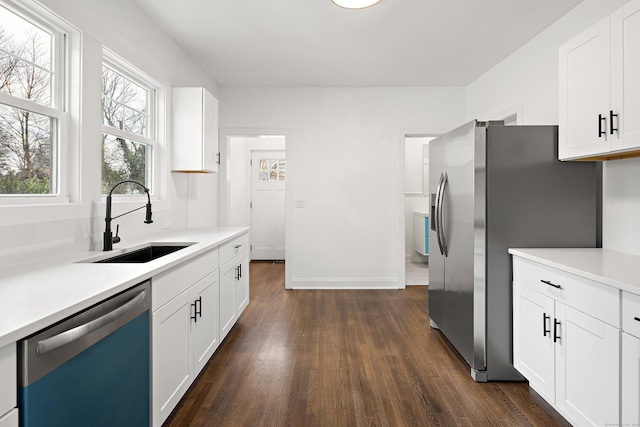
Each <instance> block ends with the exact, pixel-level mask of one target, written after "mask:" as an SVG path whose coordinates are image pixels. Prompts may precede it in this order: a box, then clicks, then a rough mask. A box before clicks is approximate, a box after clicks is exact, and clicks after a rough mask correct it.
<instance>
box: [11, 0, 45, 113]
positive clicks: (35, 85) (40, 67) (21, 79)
mask: <svg viewBox="0 0 640 427" xmlns="http://www.w3.org/2000/svg"><path fill="white" fill-rule="evenodd" d="M52 42H53V37H52V36H51V34H49V33H47V32H46V31H43V30H41V29H40V28H38V27H36V26H35V25H33V24H31V23H29V22H27V21H25V20H24V19H22V18H20V17H18V16H16V15H15V14H13V13H11V12H9V11H8V10H7V9H5V8H3V7H0V91H2V92H4V93H7V94H9V95H12V96H15V97H18V98H23V99H30V100H32V101H34V102H37V103H38V104H41V105H47V106H49V105H50V102H51V81H52V76H53V74H52V70H51V62H52V61H51V53H52V49H51V46H52Z"/></svg>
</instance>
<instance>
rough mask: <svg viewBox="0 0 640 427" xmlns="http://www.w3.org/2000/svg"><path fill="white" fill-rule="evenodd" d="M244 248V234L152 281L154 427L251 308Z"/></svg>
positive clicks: (247, 267) (246, 237) (163, 418)
mask: <svg viewBox="0 0 640 427" xmlns="http://www.w3.org/2000/svg"><path fill="white" fill-rule="evenodd" d="M248 247H249V243H248V233H244V234H241V235H240V236H238V237H236V238H234V239H232V240H230V241H228V242H226V243H224V244H222V245H220V246H219V247H217V248H215V249H212V250H210V251H209V252H206V253H204V254H202V255H200V256H198V257H196V258H193V259H192V260H189V261H186V262H184V263H183V264H181V265H179V266H178V267H175V268H173V269H171V270H168V271H166V272H163V273H161V274H159V275H158V276H155V277H153V279H152V281H151V286H152V291H151V296H152V298H151V301H152V307H151V310H152V313H151V327H152V333H151V335H152V347H151V348H152V399H151V400H152V424H153V426H154V427H159V426H161V425H162V423H163V422H164V421H165V420H166V419H167V417H168V416H169V415H170V414H171V411H173V409H174V408H175V407H176V405H177V404H178V402H179V401H180V399H181V398H182V396H183V395H184V394H185V392H186V391H187V390H188V388H189V386H190V385H191V384H192V383H193V381H194V380H195V378H196V377H197V376H198V374H199V373H200V372H201V371H202V369H203V368H204V366H205V365H206V364H207V362H208V361H209V359H210V358H211V356H212V355H213V354H214V352H215V351H216V349H217V348H218V346H219V345H220V342H221V341H222V339H224V337H225V336H226V334H227V333H228V332H229V331H230V330H231V328H232V327H233V325H234V324H235V322H236V320H237V319H238V317H239V316H240V314H241V313H242V310H244V308H245V307H246V306H247V304H248V303H249V251H248ZM219 265H222V267H220V268H218V266H219ZM0 427H4V426H0Z"/></svg>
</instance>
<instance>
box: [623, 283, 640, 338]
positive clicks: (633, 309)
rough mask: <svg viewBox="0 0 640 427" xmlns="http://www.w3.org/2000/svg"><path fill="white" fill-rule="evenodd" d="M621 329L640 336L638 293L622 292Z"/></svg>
mask: <svg viewBox="0 0 640 427" xmlns="http://www.w3.org/2000/svg"><path fill="white" fill-rule="evenodd" d="M636 319H638V320H636ZM622 330H623V331H625V332H627V333H628V334H630V335H633V336H635V337H636V338H640V295H636V294H632V293H629V292H624V291H623V292H622Z"/></svg>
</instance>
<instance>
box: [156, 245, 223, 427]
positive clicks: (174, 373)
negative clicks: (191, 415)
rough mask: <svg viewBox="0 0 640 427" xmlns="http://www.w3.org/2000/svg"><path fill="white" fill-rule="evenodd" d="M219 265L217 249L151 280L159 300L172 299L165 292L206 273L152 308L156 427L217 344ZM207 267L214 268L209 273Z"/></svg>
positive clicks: (169, 411)
mask: <svg viewBox="0 0 640 427" xmlns="http://www.w3.org/2000/svg"><path fill="white" fill-rule="evenodd" d="M217 267H218V252H217V250H216V251H213V252H211V253H208V254H205V255H202V256H201V257H199V258H196V259H195V260H193V261H190V262H188V263H185V265H184V266H180V267H176V268H175V269H172V270H170V271H169V272H166V273H163V274H162V275H161V276H159V277H158V278H155V279H152V286H153V283H154V281H155V285H157V287H158V288H161V289H164V291H163V295H162V296H163V298H164V299H166V298H169V297H170V296H171V295H170V294H169V293H168V291H167V290H166V289H167V288H169V287H171V286H172V285H174V284H175V286H173V287H174V288H178V289H182V288H183V287H184V285H183V284H182V283H183V281H184V280H188V279H190V280H195V279H194V278H198V277H202V276H203V275H204V277H202V278H201V279H200V280H198V281H197V282H196V283H193V282H192V284H191V286H190V287H188V288H187V289H186V290H184V291H182V292H181V293H180V294H178V295H177V296H175V297H174V298H173V299H171V300H169V301H168V302H166V303H164V304H163V305H162V306H160V307H159V308H156V307H152V310H153V312H152V314H151V322H152V372H153V374H152V378H153V379H152V421H153V425H154V426H160V425H162V422H163V421H164V420H166V418H167V417H168V416H169V414H171V411H172V410H173V409H174V408H175V406H176V405H177V404H178V402H179V401H180V399H181V398H182V396H183V395H184V393H185V392H186V391H187V389H188V388H189V386H190V385H191V383H192V382H193V380H194V379H195V377H196V376H197V375H198V374H199V373H200V371H201V370H202V368H203V367H204V365H205V364H206V363H207V362H208V361H209V358H210V357H211V356H212V355H213V353H214V351H215V350H216V349H217V348H218V345H219V344H220V336H219V323H218V322H219V298H220V296H219V284H220V278H219V271H218V269H217ZM211 268H214V269H215V270H213V271H210V270H211ZM207 271H210V272H209V273H208V274H207ZM205 274H206V275H205ZM152 292H153V291H152ZM159 301H160V300H159Z"/></svg>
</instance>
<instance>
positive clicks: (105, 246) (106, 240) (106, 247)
mask: <svg viewBox="0 0 640 427" xmlns="http://www.w3.org/2000/svg"><path fill="white" fill-rule="evenodd" d="M126 183H130V184H136V185H139V186H140V187H142V188H143V189H144V192H145V193H147V204H146V205H145V206H140V207H139V208H136V209H133V210H130V211H129V212H125V213H123V214H120V215H117V216H114V217H112V216H111V202H112V198H111V195H112V194H113V190H115V189H116V187H118V186H119V185H121V184H126ZM142 208H146V209H147V212H146V216H145V220H144V223H145V224H151V223H153V220H152V219H151V215H152V212H151V196H150V195H149V189H148V188H147V187H145V186H144V185H142V184H140V183H139V182H138V181H133V180H124V181H120V182H118V183H116V184H115V185H114V186H113V187H111V191H109V194H108V195H107V208H106V213H105V218H104V221H105V228H104V233H103V234H102V250H103V251H110V250H113V244H114V243H118V242H119V241H120V238H119V237H118V238H117V241H116V240H115V239H114V237H113V233H112V232H111V221H113V220H114V219H116V218H120V217H121V216H124V215H127V214H130V213H131V212H135V211H137V210H139V209H142Z"/></svg>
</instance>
